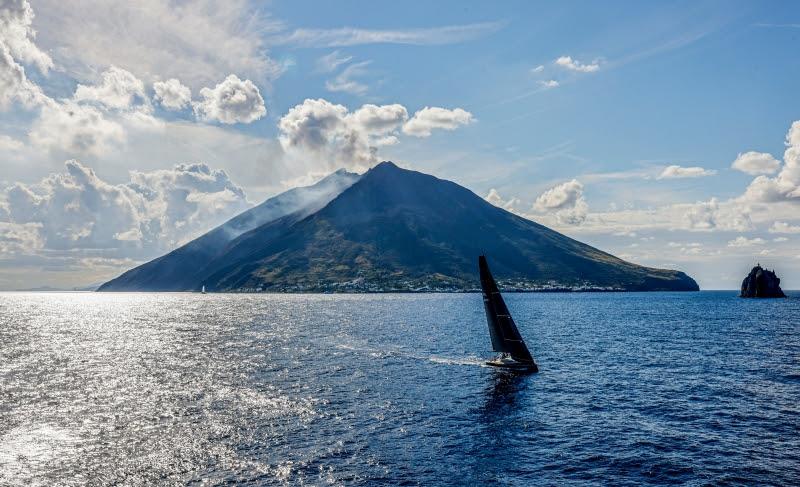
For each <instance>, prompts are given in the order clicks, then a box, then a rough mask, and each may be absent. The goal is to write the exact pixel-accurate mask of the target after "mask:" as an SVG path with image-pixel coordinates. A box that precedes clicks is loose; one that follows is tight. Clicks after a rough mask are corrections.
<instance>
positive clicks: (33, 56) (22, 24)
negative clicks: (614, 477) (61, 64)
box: [0, 0, 53, 73]
mask: <svg viewBox="0 0 800 487" xmlns="http://www.w3.org/2000/svg"><path fill="white" fill-rule="evenodd" d="M33 18H34V13H33V9H32V8H31V5H30V2H28V0H4V1H3V2H0V44H3V45H5V46H6V47H7V49H8V51H9V54H10V55H11V56H12V57H14V58H15V59H18V60H19V61H20V62H21V63H23V64H32V65H35V66H36V67H37V68H38V69H39V71H41V72H42V73H47V71H49V70H50V69H51V68H52V67H53V60H52V59H50V56H49V55H48V54H47V53H46V52H44V51H42V50H41V49H39V47H38V46H37V45H36V44H35V42H34V41H35V39H36V31H34V30H33Z"/></svg>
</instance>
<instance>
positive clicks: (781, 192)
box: [742, 120, 800, 203]
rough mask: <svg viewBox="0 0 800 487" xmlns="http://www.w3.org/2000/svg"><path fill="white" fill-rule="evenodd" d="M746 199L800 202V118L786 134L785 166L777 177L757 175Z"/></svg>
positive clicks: (752, 200)
mask: <svg viewBox="0 0 800 487" xmlns="http://www.w3.org/2000/svg"><path fill="white" fill-rule="evenodd" d="M742 198H743V199H744V200H745V201H750V202H760V203H770V202H781V201H784V202H800V120H798V121H795V122H794V123H793V124H792V126H791V127H790V128H789V132H788V133H787V134H786V151H785V152H784V153H783V166H781V168H780V172H779V173H778V174H777V175H776V176H775V177H771V178H770V177H767V176H764V175H761V176H758V177H756V178H755V179H754V180H753V181H752V182H751V183H750V185H749V186H748V187H747V190H746V191H745V193H744V195H743V197H742Z"/></svg>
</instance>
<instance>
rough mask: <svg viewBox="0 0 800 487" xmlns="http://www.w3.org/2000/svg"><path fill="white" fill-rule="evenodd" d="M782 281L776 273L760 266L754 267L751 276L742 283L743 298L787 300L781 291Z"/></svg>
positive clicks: (741, 295)
mask: <svg viewBox="0 0 800 487" xmlns="http://www.w3.org/2000/svg"><path fill="white" fill-rule="evenodd" d="M780 284H781V280H780V279H779V278H778V276H776V275H775V271H768V270H767V269H764V268H762V267H761V265H760V264H758V265H756V266H755V267H753V270H751V271H750V274H748V275H747V277H745V278H744V281H742V292H741V294H740V295H739V296H740V297H742V298H785V297H786V295H785V294H783V291H782V290H781V286H780Z"/></svg>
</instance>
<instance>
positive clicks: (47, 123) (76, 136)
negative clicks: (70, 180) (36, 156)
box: [29, 101, 125, 155]
mask: <svg viewBox="0 0 800 487" xmlns="http://www.w3.org/2000/svg"><path fill="white" fill-rule="evenodd" d="M29 138H30V141H31V143H32V144H33V145H34V146H35V147H38V148H42V149H45V150H50V151H53V150H55V151H63V152H66V153H73V154H74V153H77V154H92V155H103V154H105V153H107V152H109V151H110V150H112V148H114V147H115V146H116V145H117V144H120V143H122V142H124V141H125V131H124V129H123V127H122V125H120V124H119V123H118V122H116V121H114V120H110V119H109V118H107V117H106V116H105V114H104V113H103V112H102V111H100V110H99V109H98V108H96V107H93V106H90V105H80V104H78V103H75V102H72V101H66V102H64V103H63V104H58V103H48V104H47V105H45V106H43V107H42V109H41V114H40V116H39V118H38V119H37V120H36V121H35V122H34V124H33V127H32V128H31V131H30V133H29Z"/></svg>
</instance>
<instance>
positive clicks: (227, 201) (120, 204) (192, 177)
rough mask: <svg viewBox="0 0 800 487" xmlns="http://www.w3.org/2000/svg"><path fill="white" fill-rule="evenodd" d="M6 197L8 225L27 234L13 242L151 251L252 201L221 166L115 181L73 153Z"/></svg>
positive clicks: (173, 243)
mask: <svg viewBox="0 0 800 487" xmlns="http://www.w3.org/2000/svg"><path fill="white" fill-rule="evenodd" d="M5 201H6V205H7V215H5V220H6V221H5V223H6V226H13V227H14V229H15V232H16V234H22V235H23V236H24V238H23V237H22V236H21V237H18V238H15V240H14V241H17V240H28V241H33V240H36V241H38V242H40V243H39V244H38V246H39V247H40V248H44V249H51V250H85V251H97V250H102V249H107V250H125V251H127V252H134V251H137V250H138V251H140V252H141V253H142V255H144V256H148V257H149V256H152V255H153V254H154V253H157V252H161V251H164V250H168V249H171V248H173V247H174V246H176V245H178V244H179V243H181V242H183V241H185V240H187V239H189V238H192V237H195V236H197V235H198V234H199V233H202V232H204V231H207V230H208V229H209V228H211V227H213V226H215V225H217V224H219V223H221V222H222V221H224V220H226V219H228V218H230V217H231V216H233V215H234V214H236V213H238V212H240V211H242V210H244V209H246V208H247V207H248V206H249V204H248V202H247V199H246V197H245V194H244V191H243V190H242V189H241V188H240V187H239V186H237V185H235V184H233V183H232V182H231V181H230V178H229V177H228V175H227V174H226V173H225V172H224V171H218V170H212V169H211V168H209V167H208V166H207V165H205V164H179V165H177V166H175V167H174V168H172V169H167V170H159V171H151V172H137V171H133V172H131V175H130V182H128V183H127V184H111V183H108V182H107V181H104V180H103V179H102V178H100V177H99V176H98V175H97V174H96V173H95V172H94V170H92V169H91V168H89V167H87V166H85V165H83V164H81V163H80V162H78V161H75V160H71V161H67V162H66V164H65V172H63V173H57V174H51V175H50V176H48V177H46V178H44V179H43V180H41V181H40V182H38V183H37V184H33V185H24V184H19V183H18V184H15V185H14V186H12V187H10V188H9V189H8V190H6V192H5ZM31 233H35V238H34V237H32V236H31V235H30V234H31ZM7 245H11V244H7ZM0 246H2V244H0Z"/></svg>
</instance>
